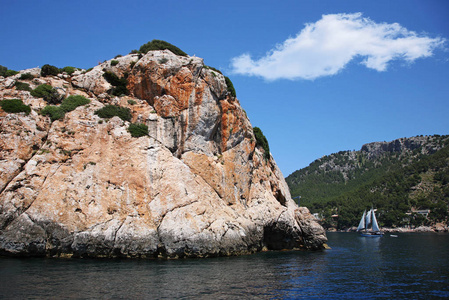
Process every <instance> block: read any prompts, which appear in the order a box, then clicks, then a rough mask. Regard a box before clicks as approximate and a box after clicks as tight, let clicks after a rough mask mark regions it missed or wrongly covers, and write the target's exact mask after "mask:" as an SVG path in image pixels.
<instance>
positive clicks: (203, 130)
mask: <svg viewBox="0 0 449 300" xmlns="http://www.w3.org/2000/svg"><path fill="white" fill-rule="evenodd" d="M117 60H118V64H117V63H115V64H114V66H111V61H107V62H104V63H103V64H100V65H98V66H96V67H95V68H93V69H92V70H90V71H89V72H86V73H83V74H80V73H81V72H76V73H75V74H74V75H75V76H68V75H66V74H65V75H64V74H62V75H60V76H59V77H56V76H48V77H39V76H38V78H34V79H32V80H19V76H20V74H19V75H15V76H14V77H8V78H2V77H0V99H1V100H3V99H12V98H19V99H22V100H23V102H24V103H25V104H27V105H30V106H31V107H32V111H31V113H30V114H29V115H25V113H14V114H13V113H6V112H4V111H3V110H1V109H0V124H1V130H0V136H1V139H0V254H4V255H21V256H73V257H147V258H154V257H169V258H176V257H207V256H217V255H237V254H245V253H252V252H256V251H261V250H264V249H295V248H304V249H321V248H323V247H324V243H325V242H326V237H325V233H324V230H323V229H322V228H321V226H319V225H318V224H317V223H316V222H315V221H314V219H313V217H312V216H311V215H310V213H309V212H308V210H307V209H306V208H299V207H297V206H296V204H295V203H294V201H292V199H291V197H290V193H289V190H288V187H287V185H286V183H285V181H284V178H283V176H282V174H281V172H280V171H279V169H278V167H277V166H276V163H275V161H274V160H273V158H270V159H265V158H264V153H263V151H264V150H263V149H261V148H260V147H257V146H256V140H255V137H254V134H253V131H252V126H251V124H250V122H249V120H248V118H247V117H246V114H245V112H244V110H243V109H242V108H241V106H240V104H239V101H238V100H237V99H235V98H233V97H232V96H231V95H230V94H229V92H228V89H227V86H226V81H225V78H224V77H223V75H221V74H220V73H218V72H216V71H214V70H211V69H209V68H207V67H205V65H204V63H203V60H202V59H200V58H197V57H181V56H176V55H174V54H173V53H171V52H170V51H168V50H164V51H150V52H148V54H146V55H144V56H143V57H139V55H137V54H130V55H127V56H124V57H120V58H117ZM106 71H109V72H113V73H115V74H116V75H117V76H118V77H124V76H127V82H128V85H127V88H128V90H129V91H130V96H122V97H114V96H111V95H110V94H108V91H110V89H111V88H112V85H111V84H110V83H109V82H108V81H106V80H105V78H104V77H103V74H104V72H106ZM26 72H27V70H25V71H22V72H21V73H26ZM34 73H35V74H36V75H38V74H39V72H34ZM14 81H23V82H27V83H28V84H30V86H31V87H32V88H35V87H36V86H38V85H39V84H42V83H46V84H49V85H52V86H53V87H57V88H58V93H60V94H62V95H63V96H69V95H83V96H85V97H87V98H88V99H90V100H91V102H90V104H88V105H84V106H80V107H78V108H77V109H75V110H74V111H72V112H69V113H67V114H66V115H65V117H64V118H63V119H61V120H56V121H54V122H51V121H50V119H49V118H48V117H45V116H42V115H40V114H39V113H38V111H39V110H40V109H41V108H43V107H45V106H46V105H47V103H46V102H45V101H44V100H43V99H41V98H35V97H33V96H31V95H30V93H29V92H27V91H19V90H17V89H16V88H15V87H14ZM107 104H114V105H120V106H122V107H128V108H129V109H130V110H131V113H132V120H131V122H134V123H144V124H146V125H147V126H148V136H143V137H139V138H135V137H132V136H131V135H130V133H129V132H128V130H127V129H128V126H129V122H128V121H123V120H122V119H120V118H118V117H113V118H111V119H109V120H106V119H101V118H100V117H99V116H97V115H96V114H95V111H96V110H98V109H100V108H102V107H104V106H105V105H107Z"/></svg>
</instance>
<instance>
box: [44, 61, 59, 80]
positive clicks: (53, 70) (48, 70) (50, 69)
mask: <svg viewBox="0 0 449 300" xmlns="http://www.w3.org/2000/svg"><path fill="white" fill-rule="evenodd" d="M59 72H60V70H59V68H57V67H55V66H52V65H48V64H46V65H43V66H42V68H41V76H42V77H45V76H49V75H54V76H56V75H58V74H59Z"/></svg>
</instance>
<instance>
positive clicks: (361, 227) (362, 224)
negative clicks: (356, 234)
mask: <svg viewBox="0 0 449 300" xmlns="http://www.w3.org/2000/svg"><path fill="white" fill-rule="evenodd" d="M365 215H366V210H365V211H364V212H363V216H362V219H361V220H360V223H359V227H357V231H360V230H363V229H365Z"/></svg>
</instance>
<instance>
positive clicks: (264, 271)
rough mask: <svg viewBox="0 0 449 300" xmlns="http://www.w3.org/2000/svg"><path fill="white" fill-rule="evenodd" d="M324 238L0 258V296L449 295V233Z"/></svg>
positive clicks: (60, 297)
mask: <svg viewBox="0 0 449 300" xmlns="http://www.w3.org/2000/svg"><path fill="white" fill-rule="evenodd" d="M328 238H329V246H330V247H331V248H332V249H331V250H325V251H318V252H303V251H285V252H283V251H277V252H265V253H259V254H255V255H248V256H240V257H224V258H210V259H182V260H156V261H149V260H105V259H43V258H28V259H13V258H0V298H1V299H439V298H441V299H444V298H449V256H448V254H449V235H448V234H431V233H407V234H405V233H404V234H401V233H399V234H397V237H391V236H390V235H389V234H386V235H385V236H384V237H382V238H368V237H360V236H358V235H357V234H355V233H328Z"/></svg>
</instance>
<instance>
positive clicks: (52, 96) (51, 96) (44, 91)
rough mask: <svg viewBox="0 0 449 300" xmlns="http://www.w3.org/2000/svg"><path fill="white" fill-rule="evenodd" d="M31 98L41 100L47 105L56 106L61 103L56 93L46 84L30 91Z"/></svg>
mask: <svg viewBox="0 0 449 300" xmlns="http://www.w3.org/2000/svg"><path fill="white" fill-rule="evenodd" d="M31 96H33V97H36V98H43V99H44V100H45V101H47V102H48V103H52V104H57V103H59V102H61V96H60V95H59V94H58V92H57V91H56V90H55V89H54V88H53V87H52V86H51V85H48V84H41V85H40V86H38V87H37V88H35V89H34V90H32V91H31Z"/></svg>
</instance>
